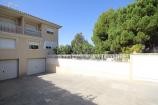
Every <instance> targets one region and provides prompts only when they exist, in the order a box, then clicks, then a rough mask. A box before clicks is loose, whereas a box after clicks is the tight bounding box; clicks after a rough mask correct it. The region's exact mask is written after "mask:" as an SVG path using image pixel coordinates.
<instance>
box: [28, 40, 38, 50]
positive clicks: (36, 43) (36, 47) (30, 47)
mask: <svg viewBox="0 0 158 105" xmlns="http://www.w3.org/2000/svg"><path fill="white" fill-rule="evenodd" d="M29 49H39V43H38V42H33V41H30V42H29Z"/></svg>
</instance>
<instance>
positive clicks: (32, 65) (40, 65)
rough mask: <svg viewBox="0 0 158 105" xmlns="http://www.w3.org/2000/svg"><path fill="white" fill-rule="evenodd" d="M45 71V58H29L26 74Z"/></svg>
mask: <svg viewBox="0 0 158 105" xmlns="http://www.w3.org/2000/svg"><path fill="white" fill-rule="evenodd" d="M42 72H45V59H29V60H28V70H27V74H28V75H32V74H38V73H42Z"/></svg>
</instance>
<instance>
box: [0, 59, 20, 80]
mask: <svg viewBox="0 0 158 105" xmlns="http://www.w3.org/2000/svg"><path fill="white" fill-rule="evenodd" d="M17 74H18V61H17V60H0V80H6V79H11V78H16V77H17Z"/></svg>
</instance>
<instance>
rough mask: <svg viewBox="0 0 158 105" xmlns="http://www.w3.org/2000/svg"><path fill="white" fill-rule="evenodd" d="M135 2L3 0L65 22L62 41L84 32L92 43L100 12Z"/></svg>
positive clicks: (61, 42) (45, 16) (107, 0)
mask: <svg viewBox="0 0 158 105" xmlns="http://www.w3.org/2000/svg"><path fill="white" fill-rule="evenodd" d="M132 2H134V0H0V4H3V5H7V6H8V5H9V6H11V7H12V8H15V9H18V10H21V11H23V12H26V13H29V14H31V15H34V16H37V17H40V18H42V19H45V20H48V21H51V22H53V23H56V24H59V25H61V26H63V27H62V28H61V29H60V30H59V44H60V45H65V44H70V43H71V41H72V40H73V38H74V36H75V35H76V33H80V32H82V33H83V35H84V37H85V39H86V40H88V41H89V42H90V43H92V41H91V37H92V35H93V28H94V25H95V23H96V21H97V19H98V17H99V15H101V13H103V12H105V11H107V10H108V9H111V8H113V9H118V8H120V7H125V6H127V5H128V4H130V3H132Z"/></svg>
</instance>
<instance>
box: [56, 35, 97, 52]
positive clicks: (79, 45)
mask: <svg viewBox="0 0 158 105" xmlns="http://www.w3.org/2000/svg"><path fill="white" fill-rule="evenodd" d="M53 50H54V53H55V54H92V53H93V52H94V51H93V46H92V45H91V44H89V43H88V41H87V40H85V38H84V36H83V35H82V33H77V34H76V35H75V37H74V39H73V40H72V41H71V45H61V46H59V47H57V48H55V49H53Z"/></svg>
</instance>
